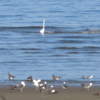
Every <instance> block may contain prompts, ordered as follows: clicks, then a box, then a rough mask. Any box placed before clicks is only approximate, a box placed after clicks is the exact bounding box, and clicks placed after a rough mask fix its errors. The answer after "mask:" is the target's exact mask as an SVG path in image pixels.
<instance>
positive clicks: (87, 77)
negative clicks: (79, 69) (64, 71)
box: [83, 76, 93, 79]
mask: <svg viewBox="0 0 100 100" xmlns="http://www.w3.org/2000/svg"><path fill="white" fill-rule="evenodd" d="M83 78H84V79H92V78H93V76H83Z"/></svg>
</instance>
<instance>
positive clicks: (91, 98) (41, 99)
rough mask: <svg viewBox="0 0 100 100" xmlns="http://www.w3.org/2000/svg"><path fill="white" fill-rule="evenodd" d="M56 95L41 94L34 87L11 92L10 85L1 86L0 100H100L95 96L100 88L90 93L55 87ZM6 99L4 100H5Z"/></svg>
mask: <svg viewBox="0 0 100 100" xmlns="http://www.w3.org/2000/svg"><path fill="white" fill-rule="evenodd" d="M55 89H56V90H57V91H58V93H56V94H48V92H40V91H39V90H35V88H34V86H31V87H27V86H26V87H25V88H24V89H23V92H21V91H19V89H15V90H9V86H8V85H6V86H5V85H0V100H64V99H65V100H68V99H69V100H95V99H96V100H99V99H100V96H96V95H94V94H96V93H98V92H100V87H99V86H92V87H91V88H90V90H89V91H86V90H85V89H84V88H82V87H81V86H80V87H74V86H69V87H68V88H67V89H65V90H64V89H62V88H61V87H55ZM3 98H4V99H3Z"/></svg>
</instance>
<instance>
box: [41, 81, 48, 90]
mask: <svg viewBox="0 0 100 100" xmlns="http://www.w3.org/2000/svg"><path fill="white" fill-rule="evenodd" d="M39 89H40V92H46V91H47V90H48V86H47V82H46V81H45V82H44V83H40V84H39Z"/></svg>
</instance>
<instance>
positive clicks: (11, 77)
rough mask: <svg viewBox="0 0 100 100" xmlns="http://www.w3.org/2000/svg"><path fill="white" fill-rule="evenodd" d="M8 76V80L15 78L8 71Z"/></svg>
mask: <svg viewBox="0 0 100 100" xmlns="http://www.w3.org/2000/svg"><path fill="white" fill-rule="evenodd" d="M8 78H9V80H12V79H14V78H15V76H12V75H11V74H10V73H9V72H8Z"/></svg>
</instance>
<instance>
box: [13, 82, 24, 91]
mask: <svg viewBox="0 0 100 100" xmlns="http://www.w3.org/2000/svg"><path fill="white" fill-rule="evenodd" d="M24 87H25V82H24V81H22V82H21V83H20V84H19V85H16V86H14V88H20V91H21V92H22V91H23V88H24Z"/></svg>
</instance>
